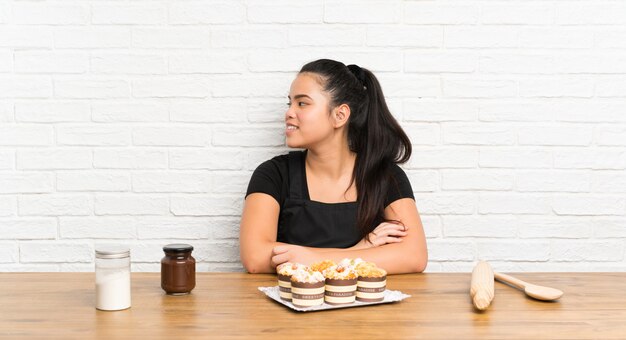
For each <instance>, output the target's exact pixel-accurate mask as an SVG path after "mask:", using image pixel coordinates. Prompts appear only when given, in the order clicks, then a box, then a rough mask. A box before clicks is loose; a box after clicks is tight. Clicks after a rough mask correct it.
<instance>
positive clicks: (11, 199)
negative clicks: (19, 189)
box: [0, 195, 17, 217]
mask: <svg viewBox="0 0 626 340" xmlns="http://www.w3.org/2000/svg"><path fill="white" fill-rule="evenodd" d="M16 214H17V198H16V197H15V196H9V195H3V196H0V216H2V217H7V216H14V215H16Z"/></svg>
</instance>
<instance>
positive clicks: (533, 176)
mask: <svg viewBox="0 0 626 340" xmlns="http://www.w3.org/2000/svg"><path fill="white" fill-rule="evenodd" d="M515 187H516V189H517V190H518V191H538V192H550V191H553V192H589V189H590V188H591V176H590V173H589V172H587V171H571V170H568V171H563V170H561V171H549V170H541V171H517V172H516V173H515Z"/></svg>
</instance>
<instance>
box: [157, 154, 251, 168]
mask: <svg viewBox="0 0 626 340" xmlns="http://www.w3.org/2000/svg"><path fill="white" fill-rule="evenodd" d="M244 162H245V153H244V152H243V151H241V150H239V149H202V150H178V149H172V150H170V153H169V166H170V168H171V169H182V170H187V169H207V170H240V169H242V167H243V164H244Z"/></svg>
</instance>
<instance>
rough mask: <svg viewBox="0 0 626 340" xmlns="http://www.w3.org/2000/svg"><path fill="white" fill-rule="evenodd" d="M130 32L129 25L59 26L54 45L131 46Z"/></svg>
mask: <svg viewBox="0 0 626 340" xmlns="http://www.w3.org/2000/svg"><path fill="white" fill-rule="evenodd" d="M130 32H131V31H130V29H129V28H127V27H94V26H91V27H89V26H86V27H80V28H76V27H59V28H56V29H55V31H54V47H56V48H72V49H75V48H97V49H103V48H128V47H130V37H131V35H130ZM50 41H52V39H50Z"/></svg>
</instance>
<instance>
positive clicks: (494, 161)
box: [479, 147, 552, 169]
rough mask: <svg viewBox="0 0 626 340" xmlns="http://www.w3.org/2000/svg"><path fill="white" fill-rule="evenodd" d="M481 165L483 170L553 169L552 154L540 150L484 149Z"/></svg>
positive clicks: (480, 155) (480, 159)
mask: <svg viewBox="0 0 626 340" xmlns="http://www.w3.org/2000/svg"><path fill="white" fill-rule="evenodd" d="M479 165H480V167H481V168H512V169H532V168H551V167H552V152H550V151H548V150H543V149H539V148H519V147H482V148H481V149H480V153H479Z"/></svg>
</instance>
